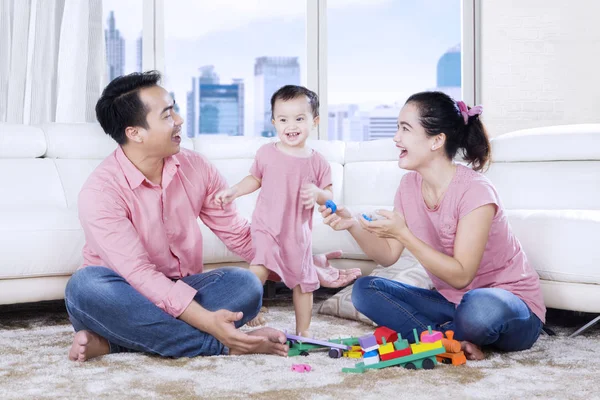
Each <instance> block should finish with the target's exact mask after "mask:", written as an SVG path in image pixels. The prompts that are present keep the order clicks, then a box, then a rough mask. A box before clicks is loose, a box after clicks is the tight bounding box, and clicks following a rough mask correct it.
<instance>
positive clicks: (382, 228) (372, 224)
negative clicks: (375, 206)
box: [359, 210, 408, 241]
mask: <svg viewBox="0 0 600 400" xmlns="http://www.w3.org/2000/svg"><path fill="white" fill-rule="evenodd" d="M376 214H378V215H381V216H382V217H383V219H377V220H374V221H367V220H366V219H364V218H359V221H360V225H361V226H362V227H363V229H365V230H367V231H369V232H371V233H374V234H375V235H377V236H379V237H380V238H386V239H396V240H398V241H401V238H402V236H403V235H404V234H405V233H406V232H407V231H408V226H406V220H405V219H404V216H403V215H402V214H400V213H398V212H396V211H387V210H377V211H376Z"/></svg>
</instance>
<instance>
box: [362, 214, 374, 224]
mask: <svg viewBox="0 0 600 400" xmlns="http://www.w3.org/2000/svg"><path fill="white" fill-rule="evenodd" d="M362 217H363V218H364V219H366V220H367V221H369V222H371V221H373V220H372V219H371V217H369V216H368V215H367V214H363V215H362Z"/></svg>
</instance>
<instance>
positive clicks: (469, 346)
mask: <svg viewBox="0 0 600 400" xmlns="http://www.w3.org/2000/svg"><path fill="white" fill-rule="evenodd" d="M460 348H461V350H462V351H463V352H464V353H465V356H466V357H467V360H474V361H478V360H483V359H484V358H485V356H484V355H483V351H481V348H480V347H479V346H477V345H475V344H473V343H471V342H467V341H466V340H464V341H462V342H460Z"/></svg>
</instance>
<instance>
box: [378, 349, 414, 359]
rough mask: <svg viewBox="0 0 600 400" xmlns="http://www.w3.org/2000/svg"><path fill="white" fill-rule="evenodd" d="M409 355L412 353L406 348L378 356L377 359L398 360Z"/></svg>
mask: <svg viewBox="0 0 600 400" xmlns="http://www.w3.org/2000/svg"><path fill="white" fill-rule="evenodd" d="M411 354H412V351H411V350H410V347H407V348H405V349H404V350H396V351H393V352H391V353H386V354H381V355H380V356H379V358H381V361H388V360H391V359H393V358H400V357H404V356H409V355H411Z"/></svg>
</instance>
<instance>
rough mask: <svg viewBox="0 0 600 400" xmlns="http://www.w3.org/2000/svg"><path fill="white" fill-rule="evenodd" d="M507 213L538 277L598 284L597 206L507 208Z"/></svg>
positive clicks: (599, 228) (599, 224)
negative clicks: (595, 207)
mask: <svg viewBox="0 0 600 400" xmlns="http://www.w3.org/2000/svg"><path fill="white" fill-rule="evenodd" d="M507 215H508V217H509V221H510V224H511V227H512V229H513V232H514V233H515V235H516V237H517V238H518V239H519V241H520V242H521V245H522V246H523V250H524V251H525V254H526V255H527V258H528V259H529V262H531V265H532V266H533V268H534V269H535V270H536V271H537V273H538V274H539V275H540V278H541V279H545V280H549V281H561V282H572V283H592V284H597V285H600V267H599V266H600V246H599V245H598V238H600V210H592V211H589V210H546V211H544V210H509V211H507Z"/></svg>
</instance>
